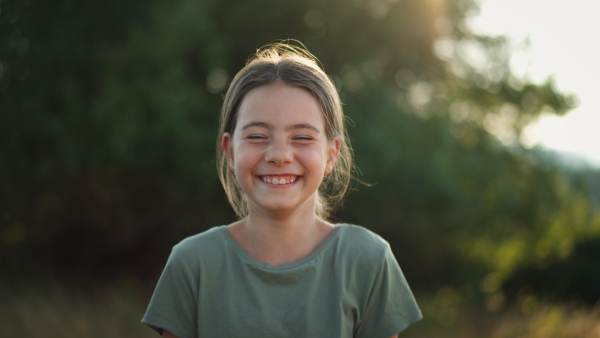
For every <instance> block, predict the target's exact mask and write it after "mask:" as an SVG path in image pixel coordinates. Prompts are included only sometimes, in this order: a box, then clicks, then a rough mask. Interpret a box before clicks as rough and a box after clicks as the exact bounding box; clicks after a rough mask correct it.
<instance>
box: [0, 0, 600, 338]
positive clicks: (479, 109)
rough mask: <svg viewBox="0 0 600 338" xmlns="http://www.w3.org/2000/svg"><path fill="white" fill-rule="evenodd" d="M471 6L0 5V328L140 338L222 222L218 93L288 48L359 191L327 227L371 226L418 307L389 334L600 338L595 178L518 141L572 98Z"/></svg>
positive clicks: (453, 2) (423, 0) (62, 1)
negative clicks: (178, 262)
mask: <svg viewBox="0 0 600 338" xmlns="http://www.w3.org/2000/svg"><path fill="white" fill-rule="evenodd" d="M477 8H478V3H477V2H475V1H473V0H330V1H318V0H294V1H288V0H282V1H269V0H255V1H245V0H202V1H200V0H171V1H160V0H150V1H143V2H142V1H122V2H117V1H91V0H88V1H81V0H47V1H32V0H2V1H0V336H2V337H41V336H44V337H59V336H60V337H65V336H66V337H105V336H123V337H146V336H152V335H153V333H152V331H151V330H150V329H148V328H146V327H144V326H143V325H142V324H140V323H139V319H140V318H141V316H142V314H143V312H144V309H145V306H146V304H147V302H148V301H149V298H150V295H151V292H152V289H153V287H154V285H155V283H156V281H157V278H158V276H159V275H160V272H161V270H162V268H163V266H164V264H165V262H166V259H167V257H168V255H169V252H170V249H171V247H172V246H173V245H174V244H176V243H177V242H178V241H179V240H181V239H182V238H184V237H186V236H189V235H192V234H195V233H198V232H200V231H203V230H205V229H208V228H210V227H213V226H216V225H221V224H226V223H229V222H232V221H234V220H235V215H234V213H233V211H232V210H231V208H230V207H229V206H228V204H227V202H226V198H225V196H224V193H223V191H222V188H221V186H220V183H219V180H218V178H217V173H216V169H215V160H214V152H215V144H216V137H217V135H216V129H217V119H218V112H219V108H220V105H221V103H222V97H223V95H224V92H225V90H226V88H227V85H228V83H229V81H230V80H231V79H232V77H233V75H235V73H236V72H237V71H238V70H239V69H240V68H241V67H243V65H244V64H245V62H246V60H247V59H248V57H249V56H250V55H251V54H252V53H253V52H254V51H255V50H256V49H257V48H258V47H260V46H262V45H265V44H267V43H269V42H273V41H276V40H277V39H288V38H293V39H298V40H300V41H302V42H303V43H304V44H305V45H306V47H307V48H308V49H309V50H310V51H311V52H312V53H314V54H315V55H316V56H317V57H318V58H319V59H320V60H321V62H322V64H323V66H324V68H325V70H326V72H327V73H328V74H329V75H330V76H331V77H332V78H333V80H334V82H335V84H336V86H337V87H338V90H339V92H340V95H341V97H342V100H343V102H344V104H345V105H344V107H345V112H346V114H347V115H348V117H349V126H350V128H349V129H350V130H349V132H350V134H351V137H352V143H353V147H354V150H355V153H356V163H357V166H358V168H359V169H360V171H359V172H357V174H356V176H357V178H358V180H360V181H364V182H367V183H369V184H372V186H366V185H363V184H361V183H359V182H358V181H357V182H355V184H354V188H355V189H354V190H353V192H352V193H351V194H350V196H349V197H348V199H347V202H346V204H345V207H344V208H343V209H341V210H339V211H338V212H337V213H336V214H335V216H334V220H335V221H337V222H350V223H355V224H361V225H363V226H365V227H367V228H369V229H371V230H373V231H375V232H377V233H379V234H381V235H382V236H383V237H385V238H386V239H387V240H388V241H389V242H390V244H391V246H392V249H393V251H394V253H395V255H396V257H397V259H398V261H399V262H400V265H401V266H402V268H403V270H404V272H405V275H406V277H407V279H408V281H409V283H410V285H411V286H412V288H413V289H414V291H415V294H416V296H417V300H418V302H419V303H420V305H421V307H422V310H423V313H424V316H425V319H424V320H423V321H422V322H420V323H419V324H417V325H415V326H413V327H411V328H410V329H409V330H407V331H406V332H405V334H403V335H402V336H403V337H404V336H406V337H483V336H486V337H488V336H489V337H599V336H600V325H599V324H598V323H599V322H600V304H599V303H598V301H599V299H600V269H599V267H600V266H599V264H600V208H599V205H600V171H599V170H598V169H597V168H594V167H589V166H581V165H579V166H565V165H564V161H563V160H562V159H561V158H560V157H559V156H558V155H557V154H555V153H553V152H548V151H545V150H543V149H541V148H536V147H533V148H531V147H524V146H523V145H522V143H521V139H522V138H521V134H522V133H523V130H524V129H525V128H526V127H527V126H528V125H530V124H531V123H532V121H535V119H536V118H537V117H539V116H540V114H542V113H545V114H547V113H548V112H551V113H553V114H556V115H564V114H567V113H568V112H569V110H571V109H572V108H574V107H575V106H576V102H577V97H576V96H575V95H573V94H569V93H563V92H561V91H559V90H558V89H557V87H556V85H555V83H554V82H553V80H552V78H548V80H547V81H544V82H542V83H531V82H530V81H529V80H528V79H527V78H524V77H522V76H518V75H517V74H515V73H514V72H513V71H512V69H511V66H510V62H509V61H510V55H511V52H512V50H511V47H510V44H508V43H507V40H506V39H505V38H504V37H502V36H486V35H481V34H478V33H477V32H474V31H473V30H472V29H470V28H469V26H468V25H466V24H465V21H466V20H467V18H468V17H469V16H472V15H473V13H475V12H476V11H477ZM515 10H517V9H516V8H515ZM589 43H593V42H592V41H590V42H589Z"/></svg>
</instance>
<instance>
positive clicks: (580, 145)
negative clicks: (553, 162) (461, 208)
mask: <svg viewBox="0 0 600 338" xmlns="http://www.w3.org/2000/svg"><path fill="white" fill-rule="evenodd" d="M599 13H600V1H598V0H480V12H479V14H478V15H476V16H474V17H473V18H472V19H471V20H470V21H469V24H470V26H471V27H472V28H473V30H474V31H476V32H480V33H485V34H491V35H505V36H508V37H509V38H510V40H511V43H512V44H514V45H515V46H518V45H522V44H523V42H524V41H525V40H526V39H529V42H530V47H529V48H528V51H527V52H517V53H515V54H514V55H513V57H512V60H511V65H512V67H513V71H514V73H515V74H517V75H521V76H524V77H527V78H529V79H530V80H532V81H533V82H534V83H542V82H544V80H545V79H546V78H547V77H548V76H550V75H552V76H554V78H555V79H556V84H557V87H558V89H559V90H560V91H564V92H568V93H574V94H575V95H576V96H577V97H578V100H579V105H578V107H577V108H575V109H574V110H572V111H570V112H569V113H568V114H567V115H566V116H564V117H556V116H543V117H541V118H540V119H539V120H538V121H537V122H535V123H534V124H532V125H531V126H530V127H529V128H528V129H527V130H526V132H525V135H524V136H525V137H524V140H523V141H524V142H525V144H526V145H528V146H533V145H536V144H539V145H541V146H543V147H545V148H549V149H553V150H558V151H561V152H567V153H569V154H571V155H576V156H578V157H581V158H584V159H585V160H587V161H588V162H589V163H590V164H593V165H595V166H598V167H600V85H599V81H600V43H599V41H600V37H599V36H600V20H599V19H598V14H599Z"/></svg>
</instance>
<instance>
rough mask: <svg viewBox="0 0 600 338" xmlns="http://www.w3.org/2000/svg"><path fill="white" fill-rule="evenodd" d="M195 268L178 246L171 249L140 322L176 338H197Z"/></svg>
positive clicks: (196, 275) (196, 277)
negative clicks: (171, 333)
mask: <svg viewBox="0 0 600 338" xmlns="http://www.w3.org/2000/svg"><path fill="white" fill-rule="evenodd" d="M198 273H199V272H198V267H197V265H196V264H193V259H192V257H190V256H189V255H186V253H185V250H183V249H182V248H181V247H180V246H179V245H177V246H175V247H174V248H173V251H172V252H171V255H170V257H169V260H168V261H167V265H166V266H165V269H164V270H163V272H162V275H161V276H160V279H159V280H158V284H157V285H156V289H155V290H154V294H153V295H152V299H151V300H150V304H149V305H148V309H147V310H146V314H145V315H144V317H143V318H142V323H144V324H147V325H149V326H151V327H152V328H154V329H155V330H156V331H158V332H159V333H162V330H163V329H165V330H168V331H171V332H173V333H174V334H175V335H176V336H177V337H179V338H188V337H190V338H191V337H196V335H197V330H196V325H197V324H196V318H197V315H196V314H197V306H196V302H197V299H198V297H197V296H198V294H197V293H198V285H197V284H198Z"/></svg>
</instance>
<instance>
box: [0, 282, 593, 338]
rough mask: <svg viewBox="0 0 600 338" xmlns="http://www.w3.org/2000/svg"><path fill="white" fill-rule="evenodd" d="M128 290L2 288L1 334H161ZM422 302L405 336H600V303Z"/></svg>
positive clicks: (143, 302)
mask: <svg viewBox="0 0 600 338" xmlns="http://www.w3.org/2000/svg"><path fill="white" fill-rule="evenodd" d="M129 289H131V288H127V287H121V288H115V289H109V290H104V291H101V292H95V293H94V294H93V295H90V294H85V293H81V292H71V291H69V290H68V289H66V288H64V287H50V288H47V291H44V292H41V291H31V290H30V291H28V292H14V291H13V290H8V289H6V288H3V289H0V337H23V338H27V337H49V338H53V337H61V338H65V337H67V338H68V337H73V338H75V337H76V338H88V337H90V338H91V337H133V338H136V337H158V336H157V335H156V334H155V333H153V331H152V330H151V329H149V328H147V327H146V326H145V325H143V324H141V323H140V318H141V316H142V315H143V312H144V308H145V306H146V302H147V299H142V298H145V297H140V296H136V294H135V292H130V291H124V290H129ZM424 298H425V300H423V299H424ZM442 300H443V299H442ZM530 300H531V299H530ZM419 302H420V305H421V308H422V310H423V314H424V317H425V319H424V320H423V321H422V322H420V323H418V324H416V325H414V326H413V327H411V328H409V329H408V330H407V331H405V332H404V333H402V334H401V335H400V336H401V337H403V338H405V337H408V338H410V337H427V338H445V337H461V338H462V337H464V338H479V337H492V338H502V337H511V338H515V337H528V338H530V337H533V338H542V337H544V338H545V337H561V338H563V337H577V338H600V304H599V305H598V306H596V307H595V308H593V309H590V308H586V307H583V306H575V305H556V304H543V303H540V302H535V303H532V302H531V301H528V302H521V303H517V304H515V305H514V306H510V307H508V308H505V309H503V310H497V311H492V310H488V309H481V308H474V307H472V306H471V305H468V304H467V303H448V302H444V301H441V302H440V297H437V298H436V297H431V298H430V300H427V297H419Z"/></svg>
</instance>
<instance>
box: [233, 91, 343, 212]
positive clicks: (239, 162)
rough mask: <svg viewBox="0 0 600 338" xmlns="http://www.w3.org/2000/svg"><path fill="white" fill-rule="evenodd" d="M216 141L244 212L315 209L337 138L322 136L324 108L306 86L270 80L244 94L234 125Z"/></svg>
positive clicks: (335, 153)
mask: <svg viewBox="0 0 600 338" xmlns="http://www.w3.org/2000/svg"><path fill="white" fill-rule="evenodd" d="M221 145H222V146H223V149H224V150H225V153H226V155H227V160H228V163H229V168H230V169H231V170H232V171H233V172H234V174H235V177H236V179H237V181H238V184H239V186H240V188H241V189H242V190H243V191H244V193H245V194H246V196H247V203H248V210H249V212H261V213H285V212H294V211H297V210H313V212H314V209H315V202H316V194H317V189H318V188H319V186H320V184H321V182H322V180H323V176H324V175H325V174H327V173H329V172H330V171H331V170H332V168H333V165H334V163H335V160H336V159H337V155H338V152H339V148H340V141H339V140H333V141H331V142H330V141H329V140H328V139H327V135H326V134H325V119H324V117H323V113H322V112H321V108H320V106H319V104H318V102H317V101H316V100H315V98H314V97H313V95H312V94H311V93H310V92H309V91H307V90H305V89H302V88H300V87H295V86H291V85H287V84H284V83H281V82H275V83H273V84H270V85H267V86H262V87H258V88H255V89H253V90H251V91H250V92H249V93H248V94H246V96H245V97H244V99H243V100H242V103H241V105H240V107H239V110H238V120H237V123H236V128H235V130H234V132H233V134H229V133H225V134H224V135H223V139H222V143H221Z"/></svg>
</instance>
